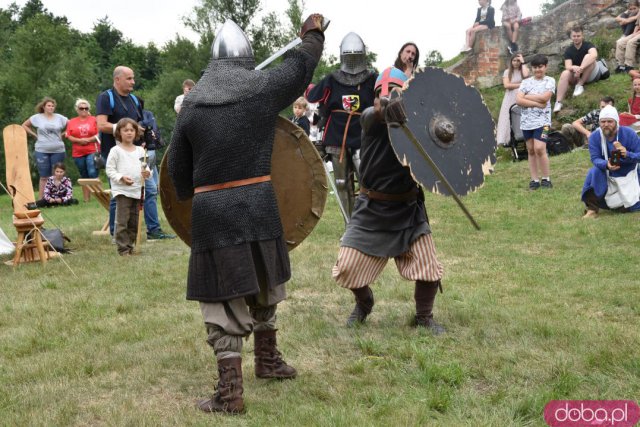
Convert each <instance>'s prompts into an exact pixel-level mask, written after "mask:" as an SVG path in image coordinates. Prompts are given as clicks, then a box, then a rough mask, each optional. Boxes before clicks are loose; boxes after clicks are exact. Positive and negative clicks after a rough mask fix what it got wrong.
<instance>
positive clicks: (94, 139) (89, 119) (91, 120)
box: [67, 99, 100, 202]
mask: <svg viewBox="0 0 640 427" xmlns="http://www.w3.org/2000/svg"><path fill="white" fill-rule="evenodd" d="M90 109H91V104H89V101H87V100H86V99H77V100H76V112H77V113H78V116H77V117H74V118H73V119H71V120H69V123H67V139H68V140H69V141H71V143H72V144H73V145H72V146H71V156H73V161H74V162H75V164H76V166H77V167H78V171H79V172H80V177H81V178H97V177H98V169H96V166H95V163H94V161H93V154H94V153H96V152H98V153H100V140H99V139H98V124H97V122H96V118H95V116H92V115H91V112H90ZM82 193H83V196H84V201H85V202H88V201H89V197H90V195H91V191H90V190H89V188H88V187H82Z"/></svg>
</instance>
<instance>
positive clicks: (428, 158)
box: [401, 124, 480, 230]
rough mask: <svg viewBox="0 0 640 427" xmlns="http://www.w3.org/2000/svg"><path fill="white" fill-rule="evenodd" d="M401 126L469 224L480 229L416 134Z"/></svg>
mask: <svg viewBox="0 0 640 427" xmlns="http://www.w3.org/2000/svg"><path fill="white" fill-rule="evenodd" d="M401 127H402V131H403V132H404V134H405V135H406V136H407V138H409V141H411V142H412V143H413V145H415V147H416V148H417V149H418V151H419V152H420V154H422V157H424V159H425V160H426V161H427V163H428V164H429V166H431V169H432V170H433V172H435V174H436V175H438V178H440V180H441V181H442V183H443V184H444V186H445V187H447V190H449V193H450V194H451V196H452V197H453V198H454V200H455V201H456V203H457V204H458V206H459V207H460V209H462V212H464V214H465V215H466V216H467V218H469V221H471V224H473V226H474V227H475V229H476V230H480V226H479V225H478V223H477V222H476V220H475V219H474V218H473V216H472V215H471V212H469V210H468V209H467V207H466V206H465V205H464V203H462V200H460V197H458V194H456V192H455V191H454V189H453V186H452V185H451V183H449V181H448V180H447V178H445V176H444V174H443V173H442V171H441V170H440V168H439V167H438V165H436V163H435V162H434V161H433V159H432V158H431V156H429V154H428V153H427V152H426V151H425V149H424V147H423V146H422V145H421V144H420V142H419V141H418V139H417V138H416V136H415V135H414V134H413V132H411V129H409V128H408V127H407V125H406V124H402V126H401Z"/></svg>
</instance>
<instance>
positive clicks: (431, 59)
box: [424, 50, 442, 67]
mask: <svg viewBox="0 0 640 427" xmlns="http://www.w3.org/2000/svg"><path fill="white" fill-rule="evenodd" d="M440 64H442V54H441V53H440V51H437V50H431V51H429V53H427V57H426V58H425V60H424V65H425V66H426V67H437V66H439V65H440Z"/></svg>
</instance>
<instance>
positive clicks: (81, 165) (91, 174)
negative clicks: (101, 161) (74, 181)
mask: <svg viewBox="0 0 640 427" xmlns="http://www.w3.org/2000/svg"><path fill="white" fill-rule="evenodd" d="M73 161H74V162H76V167H77V168H78V171H79V172H80V178H97V177H98V170H97V169H96V165H95V163H94V162H93V153H91V154H87V155H86V156H82V157H74V158H73Z"/></svg>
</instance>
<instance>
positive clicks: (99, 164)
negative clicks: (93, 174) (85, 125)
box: [92, 142, 106, 169]
mask: <svg viewBox="0 0 640 427" xmlns="http://www.w3.org/2000/svg"><path fill="white" fill-rule="evenodd" d="M95 146H96V152H95V153H93V154H92V156H93V165H94V166H95V168H96V169H104V168H105V166H106V165H105V163H104V159H103V158H102V154H101V153H100V149H99V148H98V143H97V142H96V143H95Z"/></svg>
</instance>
